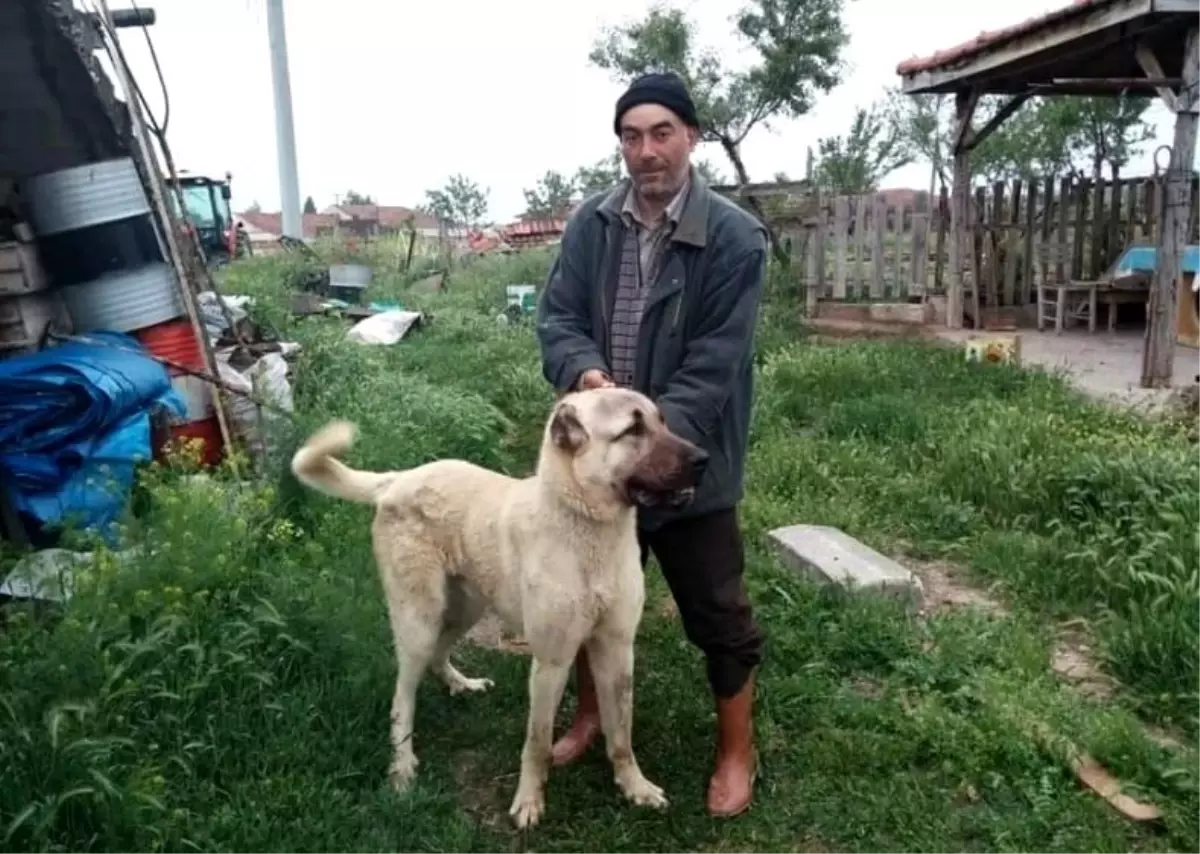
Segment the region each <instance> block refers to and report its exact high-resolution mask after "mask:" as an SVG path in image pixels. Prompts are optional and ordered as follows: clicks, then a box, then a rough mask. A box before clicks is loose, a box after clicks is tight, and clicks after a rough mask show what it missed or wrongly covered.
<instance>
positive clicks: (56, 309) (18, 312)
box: [0, 291, 72, 357]
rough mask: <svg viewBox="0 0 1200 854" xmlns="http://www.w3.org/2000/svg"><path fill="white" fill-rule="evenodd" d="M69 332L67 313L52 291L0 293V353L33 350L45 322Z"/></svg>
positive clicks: (9, 353)
mask: <svg viewBox="0 0 1200 854" xmlns="http://www.w3.org/2000/svg"><path fill="white" fill-rule="evenodd" d="M48 323H53V328H54V330H55V331H56V332H67V333H69V332H71V331H72V330H71V316H70V315H69V314H68V313H67V308H66V306H65V305H64V304H63V299H62V296H61V295H60V294H59V293H57V292H56V291H41V292H39V293H34V294H20V295H19V296H6V297H0V357H3V356H9V355H12V354H13V353H14V351H16V352H19V351H24V350H36V349H37V346H38V342H39V341H40V339H41V337H42V333H43V332H45V331H46V324H48Z"/></svg>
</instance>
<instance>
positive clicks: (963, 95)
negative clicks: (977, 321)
mask: <svg viewBox="0 0 1200 854" xmlns="http://www.w3.org/2000/svg"><path fill="white" fill-rule="evenodd" d="M978 102H979V94H978V93H977V92H976V91H974V90H960V91H959V92H957V93H956V94H955V96H954V115H955V133H954V149H953V153H954V177H953V179H952V184H951V190H950V280H949V281H948V282H947V286H946V326H947V327H949V328H950V329H962V326H963V291H964V288H963V261H964V260H965V259H964V257H963V255H964V253H963V249H964V248H965V244H966V238H967V202H968V199H969V196H970V192H971V166H970V161H969V159H968V158H969V157H970V154H971V152H970V149H969V148H968V146H969V145H970V141H971V139H970V137H971V117H972V116H973V115H974V113H975V105H976V104H977V103H978Z"/></svg>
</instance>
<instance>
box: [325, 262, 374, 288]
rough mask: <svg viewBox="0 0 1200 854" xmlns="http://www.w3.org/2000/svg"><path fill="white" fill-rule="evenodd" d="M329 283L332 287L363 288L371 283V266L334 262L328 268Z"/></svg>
mask: <svg viewBox="0 0 1200 854" xmlns="http://www.w3.org/2000/svg"><path fill="white" fill-rule="evenodd" d="M329 284H330V286H331V287H334V288H359V289H362V288H365V287H366V286H367V285H369V284H371V268H370V267H368V266H367V265H366V264H334V265H332V266H331V267H330V268H329Z"/></svg>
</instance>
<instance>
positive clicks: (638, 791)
mask: <svg viewBox="0 0 1200 854" xmlns="http://www.w3.org/2000/svg"><path fill="white" fill-rule="evenodd" d="M617 785H618V786H620V788H621V793H622V794H624V795H625V797H626V798H628V799H629V801H630V803H633V804H636V805H637V806H639V807H653V808H654V809H657V810H661V809H666V808H667V804H668V801H667V796H666V794H665V793H664V792H663V790H662V788H661V787H660V786H656V785H654V784H653V783H651V782H650V781H649V780H647V779H646V778H645V777H643V776H641V775H640V774H639V775H638V776H637V777H636V778H634V779H632V780H628V781H620V780H618V781H617Z"/></svg>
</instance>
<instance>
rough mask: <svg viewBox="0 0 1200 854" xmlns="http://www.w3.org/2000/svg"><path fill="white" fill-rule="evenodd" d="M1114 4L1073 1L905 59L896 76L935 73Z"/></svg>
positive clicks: (1096, 0)
mask: <svg viewBox="0 0 1200 854" xmlns="http://www.w3.org/2000/svg"><path fill="white" fill-rule="evenodd" d="M1113 2H1115V0H1073V2H1072V3H1071V5H1069V6H1064V7H1062V8H1061V9H1055V10H1054V11H1053V12H1048V13H1046V14H1045V15H1039V16H1037V17H1034V18H1027V19H1026V20H1024V21H1022V22H1021V23H1019V24H1014V25H1013V26H1011V27H1004V28H1003V29H999V30H984V31H983V32H981V33H980V34H979V35H977V36H975V38H973V39H969V40H968V41H965V42H963V43H962V44H957V45H955V46H954V47H948V48H946V49H945V50H939V51H937V52H936V53H934V54H933V55H932V56H926V57H919V58H918V57H913V58H912V59H906V60H904V62H901V63H900V64H899V65H897V66H896V73H897V74H900V75H909V74H918V73H920V72H922V71H932V70H933V69H935V68H941V67H942V66H945V65H950V64H951V63H953V62H961V61H963V60H966V59H970V58H971V57H973V56H975V55H976V54H979V53H983V52H984V51H985V50H988V49H990V48H994V47H999V46H1000V45H1002V44H1003V43H1004V42H1007V41H1012V40H1013V39H1016V38H1019V37H1021V36H1024V35H1028V34H1030V33H1033V32H1036V31H1037V30H1040V29H1042V28H1043V27H1045V26H1047V25H1049V24H1053V23H1057V22H1058V21H1062V20H1065V19H1067V18H1071V17H1074V16H1075V15H1082V14H1084V13H1086V12H1088V11H1090V10H1092V9H1096V8H1099V7H1101V6H1107V5H1108V4H1110V3H1113Z"/></svg>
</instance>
